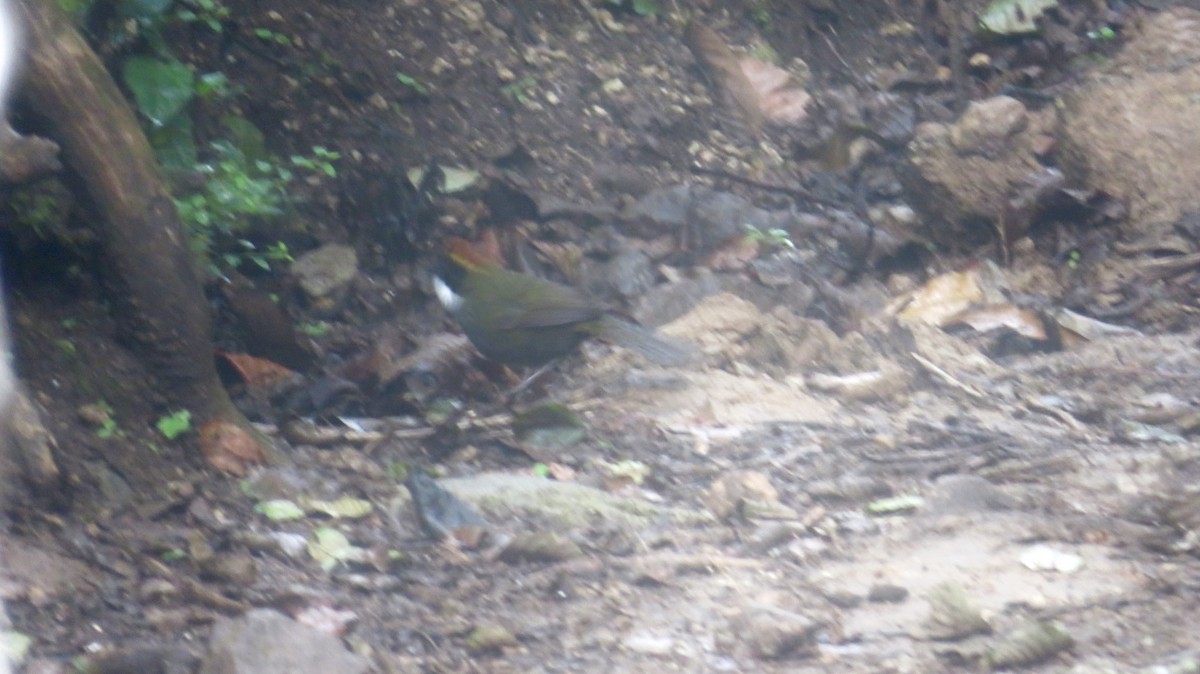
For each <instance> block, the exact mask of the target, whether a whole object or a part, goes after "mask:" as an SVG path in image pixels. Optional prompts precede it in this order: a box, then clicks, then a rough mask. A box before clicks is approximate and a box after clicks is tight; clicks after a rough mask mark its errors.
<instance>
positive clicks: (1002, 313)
mask: <svg viewBox="0 0 1200 674" xmlns="http://www.w3.org/2000/svg"><path fill="white" fill-rule="evenodd" d="M955 324H962V325H968V326H970V327H971V328H972V329H974V330H975V331H976V332H988V331H990V330H995V329H997V328H1008V329H1010V330H1012V331H1013V332H1015V333H1017V334H1018V335H1021V336H1022V337H1028V338H1029V339H1036V340H1038V341H1045V340H1046V324H1045V323H1044V322H1043V321H1042V318H1041V316H1039V315H1038V313H1037V312H1036V311H1034V310H1033V309H1026V308H1024V307H1019V306H1017V305H1015V304H988V305H985V306H981V307H976V308H972V309H967V310H965V311H960V312H959V313H958V314H957V315H955V316H953V317H951V318H949V319H947V321H946V325H955Z"/></svg>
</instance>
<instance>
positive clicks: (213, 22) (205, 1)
mask: <svg viewBox="0 0 1200 674" xmlns="http://www.w3.org/2000/svg"><path fill="white" fill-rule="evenodd" d="M180 5H181V7H180V8H179V9H177V10H175V18H177V19H179V20H180V21H182V22H184V23H202V24H204V25H206V26H208V27H209V29H210V30H212V31H213V32H214V33H220V32H222V31H223V30H224V29H225V21H226V20H227V19H229V8H228V7H225V6H224V5H222V4H221V3H219V2H217V1H216V0H187V1H186V2H181V3H180Z"/></svg>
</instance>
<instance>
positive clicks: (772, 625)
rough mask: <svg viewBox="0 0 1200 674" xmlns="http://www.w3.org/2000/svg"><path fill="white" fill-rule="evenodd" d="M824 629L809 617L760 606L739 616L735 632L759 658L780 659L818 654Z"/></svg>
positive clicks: (734, 627)
mask: <svg viewBox="0 0 1200 674" xmlns="http://www.w3.org/2000/svg"><path fill="white" fill-rule="evenodd" d="M820 627H821V625H820V623H818V622H817V621H815V620H813V619H812V618H809V617H808V616H805V615H802V614H799V613H793V612H792V611H786V610H784V609H780V608H773V607H760V608H753V609H748V610H746V611H745V612H743V613H742V614H741V615H740V616H738V618H737V619H736V620H735V621H734V625H733V627H732V630H733V632H734V633H736V634H740V635H741V637H742V638H743V639H745V641H746V644H747V645H748V646H749V647H750V650H751V652H752V654H753V655H754V656H755V657H758V658H767V659H778V658H784V657H800V656H807V655H812V654H814V653H815V652H816V648H817V640H816V635H817V630H819V629H820Z"/></svg>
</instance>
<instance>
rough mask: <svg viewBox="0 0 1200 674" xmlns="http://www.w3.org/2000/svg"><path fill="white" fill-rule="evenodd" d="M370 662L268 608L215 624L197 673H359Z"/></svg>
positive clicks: (329, 637)
mask: <svg viewBox="0 0 1200 674" xmlns="http://www.w3.org/2000/svg"><path fill="white" fill-rule="evenodd" d="M369 666H370V665H369V663H368V662H367V660H366V659H364V658H362V657H361V656H358V655H355V654H353V653H350V652H349V651H347V650H346V649H345V647H344V646H343V645H342V642H341V641H340V640H338V639H336V638H334V637H332V636H329V635H328V634H325V633H323V632H318V631H317V630H314V629H312V628H311V627H306V626H304V625H301V624H300V623H298V622H296V621H294V620H291V619H290V618H288V617H286V616H284V615H283V614H281V613H278V612H276V611H272V610H269V609H255V610H253V611H250V612H249V613H246V614H245V615H242V616H240V617H237V618H227V619H225V620H221V621H219V622H217V624H216V626H215V627H213V632H212V638H211V640H210V642H209V650H208V654H207V656H206V657H205V659H204V666H203V667H202V668H201V669H200V672H201V674H327V673H328V672H338V673H339V674H358V673H359V672H366V671H367V669H368V667H369Z"/></svg>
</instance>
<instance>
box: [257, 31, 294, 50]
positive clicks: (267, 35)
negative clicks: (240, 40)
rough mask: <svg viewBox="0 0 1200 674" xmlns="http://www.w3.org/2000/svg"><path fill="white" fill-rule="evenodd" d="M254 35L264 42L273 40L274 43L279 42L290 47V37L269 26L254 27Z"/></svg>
mask: <svg viewBox="0 0 1200 674" xmlns="http://www.w3.org/2000/svg"><path fill="white" fill-rule="evenodd" d="M254 37H256V38H258V39H260V40H263V41H265V42H274V43H275V44H281V45H284V46H287V47H290V46H291V44H292V38H290V37H288V36H286V35H284V34H283V33H277V32H275V31H273V30H271V29H270V28H255V29H254Z"/></svg>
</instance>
